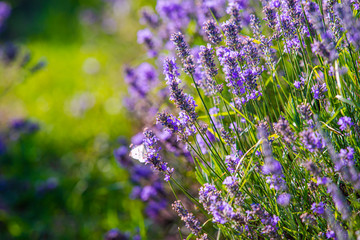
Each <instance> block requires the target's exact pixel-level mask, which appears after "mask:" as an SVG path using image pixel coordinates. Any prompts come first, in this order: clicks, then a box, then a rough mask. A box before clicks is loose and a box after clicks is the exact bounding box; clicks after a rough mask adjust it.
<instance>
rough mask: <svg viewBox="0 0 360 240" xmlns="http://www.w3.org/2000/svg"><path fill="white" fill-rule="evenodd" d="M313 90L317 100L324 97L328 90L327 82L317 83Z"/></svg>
mask: <svg viewBox="0 0 360 240" xmlns="http://www.w3.org/2000/svg"><path fill="white" fill-rule="evenodd" d="M311 92H312V93H313V94H314V98H315V99H317V100H321V99H323V98H324V97H325V96H324V93H325V92H327V88H326V83H323V84H319V83H317V84H315V85H314V86H312V87H311Z"/></svg>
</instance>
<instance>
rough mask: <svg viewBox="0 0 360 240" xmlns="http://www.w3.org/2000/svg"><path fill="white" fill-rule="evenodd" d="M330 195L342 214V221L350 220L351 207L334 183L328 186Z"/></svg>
mask: <svg viewBox="0 0 360 240" xmlns="http://www.w3.org/2000/svg"><path fill="white" fill-rule="evenodd" d="M328 193H330V196H331V197H332V199H333V202H334V204H335V206H336V208H337V209H338V210H339V212H340V213H341V217H342V219H344V220H346V219H348V218H349V217H350V210H349V206H348V203H347V202H346V199H345V198H344V196H343V194H342V193H341V191H340V189H339V188H338V187H337V186H336V185H335V184H334V183H330V184H329V185H328Z"/></svg>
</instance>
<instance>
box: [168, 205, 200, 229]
mask: <svg viewBox="0 0 360 240" xmlns="http://www.w3.org/2000/svg"><path fill="white" fill-rule="evenodd" d="M171 206H172V208H173V209H174V211H175V212H176V213H177V214H178V215H179V217H180V218H181V220H182V221H184V222H185V226H186V227H187V228H188V229H189V230H190V231H191V232H192V233H193V234H194V235H198V234H199V232H200V231H201V226H200V222H199V220H197V219H196V218H195V216H194V214H192V213H189V212H188V210H186V209H185V208H184V206H183V205H182V204H181V201H180V200H178V201H175V202H174V203H173V204H172V205H171Z"/></svg>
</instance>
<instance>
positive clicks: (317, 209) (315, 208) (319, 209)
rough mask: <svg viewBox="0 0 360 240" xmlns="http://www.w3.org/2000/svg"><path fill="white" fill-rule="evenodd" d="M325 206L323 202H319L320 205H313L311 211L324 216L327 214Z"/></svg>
mask: <svg viewBox="0 0 360 240" xmlns="http://www.w3.org/2000/svg"><path fill="white" fill-rule="evenodd" d="M324 207H325V204H324V203H323V202H319V203H313V204H311V210H312V211H313V212H314V213H317V214H320V215H321V214H324V212H325V208H324Z"/></svg>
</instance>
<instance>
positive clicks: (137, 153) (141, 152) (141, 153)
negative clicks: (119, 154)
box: [129, 144, 147, 163]
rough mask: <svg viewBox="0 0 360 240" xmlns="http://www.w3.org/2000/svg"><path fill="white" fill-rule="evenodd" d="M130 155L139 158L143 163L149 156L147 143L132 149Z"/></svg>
mask: <svg viewBox="0 0 360 240" xmlns="http://www.w3.org/2000/svg"><path fill="white" fill-rule="evenodd" d="M129 156H130V157H132V158H134V159H136V160H138V161H139V162H141V163H144V162H145V161H146V157H147V151H146V147H145V145H144V144H141V145H139V146H136V147H134V148H133V149H131V151H130V154H129Z"/></svg>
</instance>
